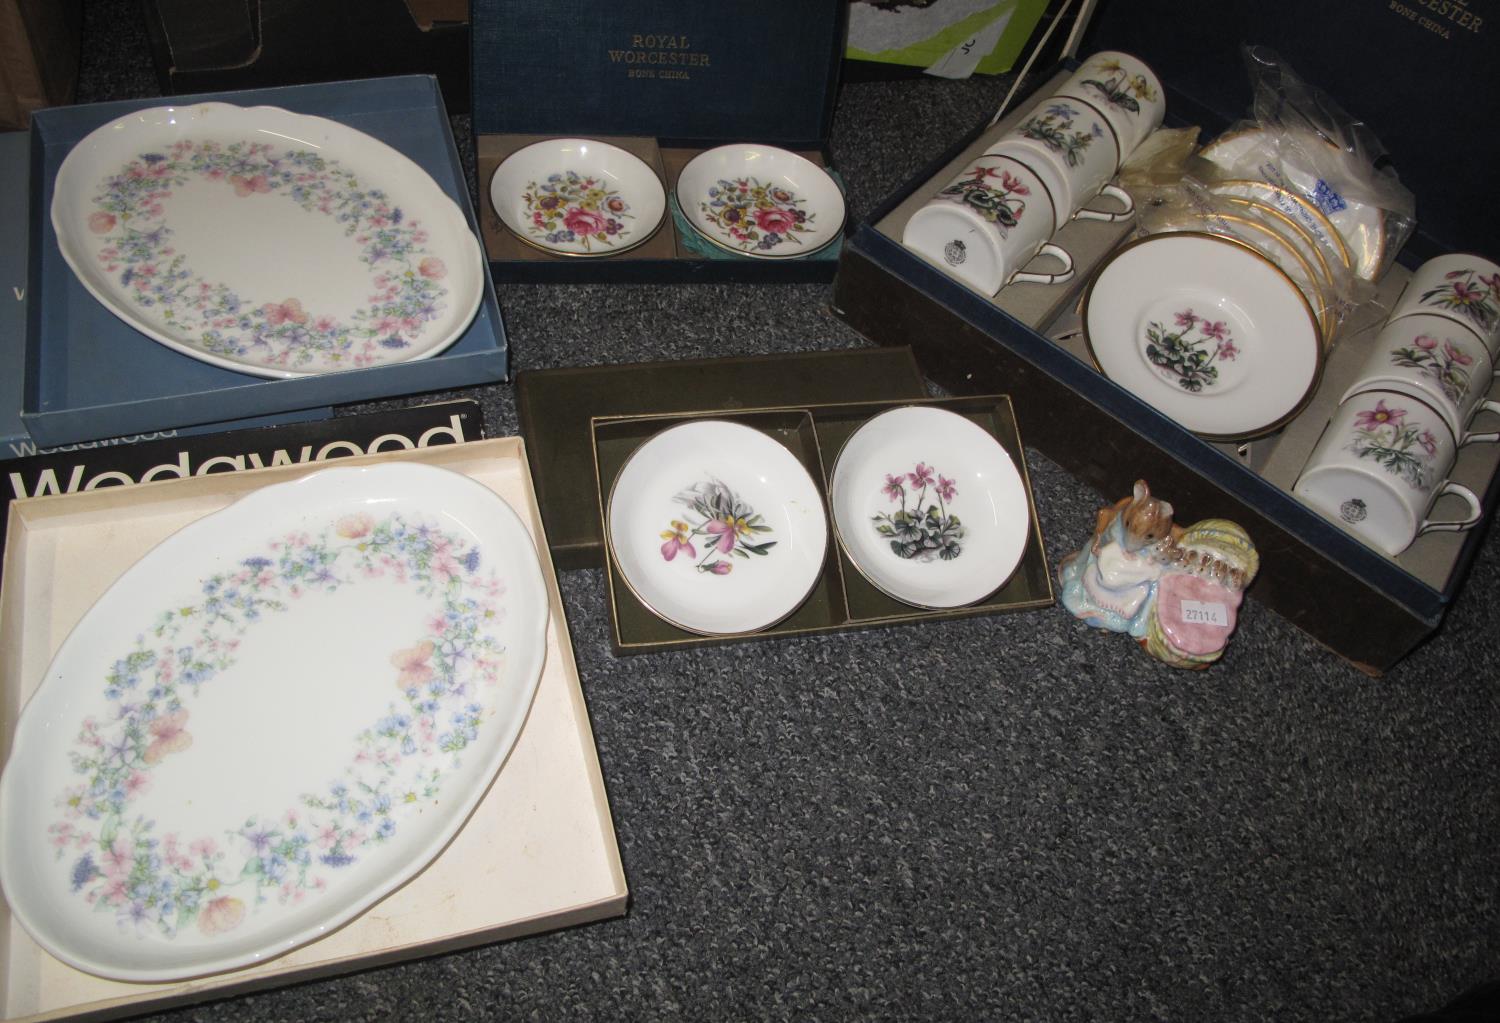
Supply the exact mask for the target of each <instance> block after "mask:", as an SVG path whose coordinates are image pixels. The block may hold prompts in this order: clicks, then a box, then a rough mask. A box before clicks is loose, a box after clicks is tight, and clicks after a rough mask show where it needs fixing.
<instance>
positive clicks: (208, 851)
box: [188, 838, 219, 863]
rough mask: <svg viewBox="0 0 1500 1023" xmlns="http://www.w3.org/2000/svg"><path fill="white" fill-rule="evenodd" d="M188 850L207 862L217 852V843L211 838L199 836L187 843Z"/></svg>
mask: <svg viewBox="0 0 1500 1023" xmlns="http://www.w3.org/2000/svg"><path fill="white" fill-rule="evenodd" d="M188 852H190V853H192V854H193V855H194V856H196V857H198V858H199V859H200V860H202V861H203V862H204V863H207V862H208V861H209V860H211V859H213V858H214V856H215V855H217V854H218V852H219V843H217V842H215V841H214V840H213V839H211V838H199V839H196V840H194V841H193V842H192V843H190V844H189V845H188Z"/></svg>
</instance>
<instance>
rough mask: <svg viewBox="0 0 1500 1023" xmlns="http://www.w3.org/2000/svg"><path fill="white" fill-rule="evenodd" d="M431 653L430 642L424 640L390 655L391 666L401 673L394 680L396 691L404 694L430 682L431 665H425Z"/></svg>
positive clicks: (431, 674)
mask: <svg viewBox="0 0 1500 1023" xmlns="http://www.w3.org/2000/svg"><path fill="white" fill-rule="evenodd" d="M432 651H433V646H432V640H430V639H424V640H422V642H420V643H418V644H417V645H416V646H414V647H407V648H406V649H405V650H397V651H396V652H395V653H393V654H391V664H393V665H394V666H395V667H396V668H398V669H400V672H401V674H400V676H399V677H397V679H396V688H397V689H400V690H401V691H402V692H405V691H406V690H408V689H413V688H415V687H417V686H420V685H424V684H426V683H427V682H429V681H431V680H432V676H433V670H432V665H431V664H428V663H427V662H428V661H429V660H430V659H431V658H432Z"/></svg>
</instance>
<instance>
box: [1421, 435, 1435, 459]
mask: <svg viewBox="0 0 1500 1023" xmlns="http://www.w3.org/2000/svg"><path fill="white" fill-rule="evenodd" d="M1417 443H1419V444H1421V445H1422V450H1423V451H1425V452H1427V453H1428V454H1429V455H1435V454H1437V438H1436V437H1434V436H1433V435H1432V431H1431V430H1423V431H1422V436H1420V437H1418V438H1417Z"/></svg>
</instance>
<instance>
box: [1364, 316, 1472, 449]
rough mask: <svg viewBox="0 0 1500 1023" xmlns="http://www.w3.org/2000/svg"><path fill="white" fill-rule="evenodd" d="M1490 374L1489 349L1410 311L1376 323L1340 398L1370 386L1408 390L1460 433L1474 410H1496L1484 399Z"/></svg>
mask: <svg viewBox="0 0 1500 1023" xmlns="http://www.w3.org/2000/svg"><path fill="white" fill-rule="evenodd" d="M1495 376H1496V373H1495V368H1494V360H1493V359H1492V358H1491V356H1490V353H1489V350H1488V349H1487V348H1485V346H1484V342H1482V341H1480V340H1479V338H1478V337H1476V336H1475V335H1474V334H1473V333H1472V332H1470V331H1467V330H1464V329H1463V328H1462V327H1460V326H1458V325H1457V324H1455V323H1454V322H1453V321H1452V320H1450V319H1448V318H1446V317H1443V316H1435V315H1433V314H1431V313H1415V314H1413V315H1411V316H1403V317H1401V318H1400V319H1398V320H1391V321H1389V322H1388V323H1386V325H1385V326H1384V327H1383V328H1381V331H1380V333H1379V334H1378V335H1376V338H1375V343H1374V344H1373V345H1372V346H1371V348H1370V354H1369V355H1368V356H1366V358H1365V361H1364V363H1363V364H1362V366H1361V367H1360V370H1359V373H1358V374H1357V375H1356V376H1355V382H1354V385H1353V386H1352V387H1350V388H1349V390H1348V391H1347V392H1345V394H1344V397H1345V398H1348V397H1349V396H1351V395H1353V394H1355V393H1356V392H1359V391H1368V390H1371V389H1372V388H1384V389H1387V390H1392V391H1400V392H1401V393H1402V394H1410V395H1413V396H1414V397H1417V398H1421V399H1422V400H1423V401H1425V402H1427V403H1428V404H1429V405H1431V406H1433V407H1434V408H1436V409H1437V410H1438V411H1439V412H1441V413H1442V415H1443V419H1444V421H1445V422H1446V423H1447V424H1448V428H1449V429H1450V430H1452V431H1453V433H1454V435H1455V436H1457V437H1460V438H1463V437H1464V431H1465V430H1466V429H1467V428H1468V425H1469V422H1470V420H1472V419H1473V418H1474V416H1475V415H1476V414H1478V413H1479V412H1481V411H1490V412H1500V402H1495V401H1491V400H1489V399H1487V398H1485V395H1486V394H1487V393H1488V392H1489V389H1490V386H1491V385H1492V384H1493V383H1494V382H1495Z"/></svg>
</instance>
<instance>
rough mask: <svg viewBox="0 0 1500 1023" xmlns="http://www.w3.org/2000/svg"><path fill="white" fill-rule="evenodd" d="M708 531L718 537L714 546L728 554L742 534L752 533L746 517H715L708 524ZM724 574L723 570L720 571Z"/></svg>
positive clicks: (721, 552)
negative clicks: (746, 522)
mask: <svg viewBox="0 0 1500 1023" xmlns="http://www.w3.org/2000/svg"><path fill="white" fill-rule="evenodd" d="M707 531H708V532H709V533H710V534H712V535H713V536H717V537H718V539H717V540H715V541H714V543H713V547H714V548H715V549H716V550H717V551H718V552H719V553H720V554H728V553H729V552H730V551H732V550H734V542H735V541H736V540H737V539H739V538H740V537H741V536H749V535H750V527H749V526H748V525H746V524H745V520H744V519H734V518H729V519H714V520H713V521H712V522H710V523H709V524H708V527H707ZM718 574H719V575H723V574H724V573H723V572H719V573H718Z"/></svg>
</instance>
